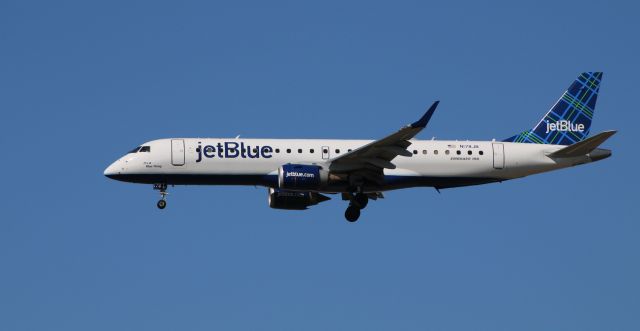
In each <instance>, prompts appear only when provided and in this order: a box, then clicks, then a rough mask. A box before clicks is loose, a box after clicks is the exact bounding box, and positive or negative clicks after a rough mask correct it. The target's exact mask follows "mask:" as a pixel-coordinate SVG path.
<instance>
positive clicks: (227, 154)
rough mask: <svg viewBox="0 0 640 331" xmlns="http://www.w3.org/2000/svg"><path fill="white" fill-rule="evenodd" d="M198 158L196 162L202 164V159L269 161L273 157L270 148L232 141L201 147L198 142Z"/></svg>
mask: <svg viewBox="0 0 640 331" xmlns="http://www.w3.org/2000/svg"><path fill="white" fill-rule="evenodd" d="M196 153H198V158H197V159H196V162H202V159H203V158H207V159H212V158H215V157H217V158H219V159H235V158H242V159H246V158H249V159H259V158H263V159H269V158H271V157H272V156H273V155H271V153H273V148H272V147H271V146H250V145H245V144H244V142H241V143H237V142H233V141H227V142H219V143H217V144H215V145H205V146H202V143H201V142H198V148H196Z"/></svg>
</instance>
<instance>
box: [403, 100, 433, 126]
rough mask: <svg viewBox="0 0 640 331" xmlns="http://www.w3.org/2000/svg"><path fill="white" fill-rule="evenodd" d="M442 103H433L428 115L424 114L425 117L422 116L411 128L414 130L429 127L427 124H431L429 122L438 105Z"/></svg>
mask: <svg viewBox="0 0 640 331" xmlns="http://www.w3.org/2000/svg"><path fill="white" fill-rule="evenodd" d="M439 103H440V101H436V102H434V103H433V105H431V107H429V110H427V112H426V113H424V115H422V117H421V118H420V119H419V120H417V121H416V122H413V123H412V124H411V125H410V127H412V128H421V129H422V128H424V127H426V126H427V123H429V120H430V119H431V115H433V112H435V111H436V107H438V104H439Z"/></svg>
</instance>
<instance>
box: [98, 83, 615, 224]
mask: <svg viewBox="0 0 640 331" xmlns="http://www.w3.org/2000/svg"><path fill="white" fill-rule="evenodd" d="M601 80H602V72H584V73H582V74H580V75H579V76H578V77H577V78H576V80H575V81H574V82H573V83H572V84H571V85H570V86H569V88H568V89H567V90H566V91H564V93H563V94H562V96H561V97H560V98H559V99H558V101H557V102H556V103H555V104H554V105H553V106H552V107H551V109H550V110H549V111H548V112H547V113H546V114H545V115H544V117H542V119H540V121H538V122H537V124H536V125H535V126H534V127H533V128H532V129H530V130H527V131H523V132H521V133H519V134H516V135H514V136H512V137H510V138H507V139H504V140H502V141H496V140H495V139H493V140H491V141H458V140H455V141H445V140H435V139H431V140H417V139H415V137H416V135H417V134H418V133H420V132H421V131H422V130H423V129H424V128H425V127H426V126H427V124H428V123H429V120H430V119H431V117H432V115H433V113H434V112H435V110H436V108H437V106H438V103H439V101H436V102H434V103H433V104H432V105H431V107H429V108H428V110H427V111H426V113H425V114H424V115H423V116H422V117H421V118H420V119H419V120H417V121H416V122H413V123H412V124H409V125H407V126H405V127H402V128H401V129H400V130H398V131H397V132H395V133H392V134H390V135H388V136H386V137H384V138H382V139H379V140H335V139H332V140H328V139H244V138H239V137H236V138H230V139H229V138H169V139H159V140H153V141H149V142H146V143H144V144H142V145H140V146H138V147H136V148H134V149H133V150H131V151H130V152H129V153H127V154H126V155H124V156H123V157H121V158H120V159H118V160H117V161H115V162H113V163H112V164H111V165H109V167H107V168H106V170H105V171H104V175H105V176H107V177H108V178H111V179H115V180H119V181H123V182H130V183H142V184H153V187H154V189H155V190H158V191H159V192H160V196H161V198H160V200H159V201H158V203H157V207H158V208H160V209H164V208H165V207H166V205H167V202H166V196H167V188H168V186H175V185H251V186H264V187H266V188H267V190H268V203H269V207H271V208H276V209H288V210H304V209H307V208H309V207H311V206H314V205H317V204H319V203H321V202H324V201H327V200H329V199H330V197H329V196H327V194H340V195H341V198H342V200H345V201H348V202H349V203H348V207H347V209H346V211H345V218H346V219H347V221H349V222H355V221H357V220H358V218H359V217H360V214H361V210H362V209H364V208H365V207H366V206H367V204H368V203H369V201H370V200H378V199H380V198H383V193H382V192H384V191H390V190H396V189H404V188H412V187H433V188H435V189H436V190H438V192H439V191H440V189H445V188H454V187H461V186H469V185H479V184H487V183H495V182H502V181H506V180H511V179H515V178H521V177H525V176H529V175H533V174H538V173H543V172H548V171H552V170H558V169H562V168H567V167H573V166H577V165H581V164H585V163H590V162H595V161H599V160H602V159H605V158H608V157H609V156H611V150H608V149H603V148H599V146H600V145H601V144H602V143H603V142H604V141H606V140H607V139H608V138H610V137H611V136H612V135H614V134H615V133H616V132H617V131H615V130H611V131H604V132H601V133H599V134H596V135H594V136H592V137H588V135H589V130H590V127H591V120H592V118H593V113H594V110H595V105H596V100H597V97H598V90H599V88H600V82H601Z"/></svg>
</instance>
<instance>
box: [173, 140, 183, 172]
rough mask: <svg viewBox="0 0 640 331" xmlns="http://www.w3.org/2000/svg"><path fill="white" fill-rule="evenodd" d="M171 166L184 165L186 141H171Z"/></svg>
mask: <svg viewBox="0 0 640 331" xmlns="http://www.w3.org/2000/svg"><path fill="white" fill-rule="evenodd" d="M171 164H173V165H174V166H183V165H184V139H172V140H171Z"/></svg>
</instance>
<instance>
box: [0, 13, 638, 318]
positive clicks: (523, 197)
mask: <svg viewBox="0 0 640 331" xmlns="http://www.w3.org/2000/svg"><path fill="white" fill-rule="evenodd" d="M639 14H640V11H639V10H638V7H637V5H635V4H631V2H616V1H611V2H610V1H566V2H561V3H559V2H555V1H554V2H548V3H546V2H525V3H516V2H513V1H507V2H491V1H490V2H475V1H471V2H464V1H450V2H449V1H447V2H444V1H443V2H429V3H427V2H422V1H413V2H405V1H401V2H372V1H365V2H343V1H338V2H299V1H292V2H245V1H237V2H229V3H222V2H216V3H212V2H206V1H203V2H163V1H149V2H140V1H124V2H115V1H109V2H102V3H97V2H87V1H78V2H73V1H64V2H49V1H46V2H44V1H43V2H37V1H3V2H2V3H0V45H2V46H1V47H0V111H1V113H2V121H0V147H1V148H2V151H3V153H2V155H3V157H2V162H0V173H2V184H3V185H2V190H1V191H0V201H1V202H0V204H1V206H2V208H1V215H2V217H1V221H0V329H2V330H43V329H46V330H87V329H91V330H114V329H118V330H176V329H183V330H211V329H224V330H327V329H333V330H354V329H366V330H390V329H394V330H469V329H472V330H514V329H517V330H541V329H542V330H603V329H608V330H638V329H639V328H640V314H638V312H639V311H640V301H639V299H638V298H639V297H640V284H639V283H638V279H640V265H639V263H638V261H640V241H639V240H638V237H639V235H640V225H639V224H638V220H639V219H640V217H639V216H640V213H639V212H638V208H637V203H638V193H637V188H638V184H639V183H638V177H637V165H638V162H639V161H640V160H639V159H638V153H637V150H636V149H635V148H633V144H632V141H634V140H636V137H635V136H634V134H635V133H636V132H637V129H636V125H637V123H638V120H639V119H640V116H639V115H638V111H637V109H636V108H637V104H635V102H634V101H633V100H635V98H636V96H637V77H638V75H639V74H640V72H639V70H638V69H639V66H638V58H640V49H639V46H638V42H637V33H638V31H640V23H639V21H638V19H637V17H638V15H639ZM582 71H604V79H603V84H602V87H601V91H600V97H599V99H598V105H597V110H596V114H595V119H594V124H593V126H592V132H594V133H595V132H599V131H602V130H607V129H618V130H620V132H619V134H618V135H616V136H614V137H613V138H612V139H611V140H610V141H608V142H607V143H606V146H607V147H608V148H611V149H613V151H614V155H613V157H612V158H610V159H607V160H605V161H603V162H599V163H596V164H591V165H586V166H582V167H577V168H572V169H568V170H562V171H558V172H555V173H549V174H543V175H538V176H533V177H528V178H525V179H521V180H516V181H511V182H505V183H502V184H492V185H485V186H478V187H470V188H461V189H453V190H445V191H443V192H442V194H437V193H436V192H435V191H434V190H433V189H426V188H425V189H413V190H404V191H394V192H389V193H388V194H387V197H386V199H385V200H383V201H379V202H374V203H371V204H370V206H369V207H368V208H367V209H366V210H365V211H364V212H363V216H362V218H361V220H360V221H359V222H357V223H355V224H349V223H347V222H345V221H344V219H343V211H344V208H345V204H344V203H343V202H341V201H335V200H334V201H331V202H328V203H325V204H322V205H319V206H316V207H314V208H313V209H311V210H309V211H306V212H287V211H278V210H272V209H269V208H268V206H267V196H266V192H265V189H263V188H254V187H176V188H173V189H171V191H170V193H171V195H170V196H169V206H168V207H167V209H166V210H164V211H159V210H157V209H156V207H155V202H156V200H157V198H158V196H157V194H156V192H153V191H152V189H151V187H149V186H147V185H133V184H124V183H119V182H115V181H111V180H108V179H106V178H104V177H103V175H102V171H103V170H104V168H105V167H106V166H107V165H108V164H109V163H110V162H112V161H113V160H115V159H116V158H118V157H119V156H121V155H122V154H123V153H124V152H126V151H128V150H129V149H131V148H132V147H134V146H136V145H138V144H140V143H142V142H144V141H148V140H152V139H156V138H163V137H175V136H213V137H232V136H236V135H238V134H241V135H242V136H245V137H281V138H294V137H310V138H363V139H365V138H372V139H373V138H378V137H382V136H384V135H386V134H388V133H390V132H393V131H395V130H397V129H398V128H399V127H400V126H402V125H404V124H407V123H410V122H412V121H414V120H416V119H417V118H418V117H419V116H420V115H421V114H422V112H423V111H424V109H425V107H427V106H429V105H430V104H431V103H432V102H433V101H434V100H441V104H440V107H439V109H438V111H437V112H436V114H435V115H434V117H433V119H432V122H431V123H430V126H429V128H427V130H426V131H425V132H423V133H422V134H421V136H420V137H421V138H425V139H428V138H431V137H432V136H436V137H438V138H440V139H491V138H497V139H502V138H506V137H509V136H511V135H513V134H515V133H517V132H520V131H522V130H524V129H528V128H530V127H532V126H533V125H534V124H535V122H536V121H537V120H538V119H539V118H540V117H541V116H542V114H543V113H544V112H545V111H546V110H547V109H548V108H549V107H550V106H551V105H552V104H553V102H554V101H555V100H556V99H557V98H558V97H559V96H560V94H561V93H562V91H563V90H564V89H565V88H566V87H567V86H568V85H569V84H570V83H571V81H572V80H573V79H574V78H575V77H576V75H577V74H578V73H580V72H582Z"/></svg>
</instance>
